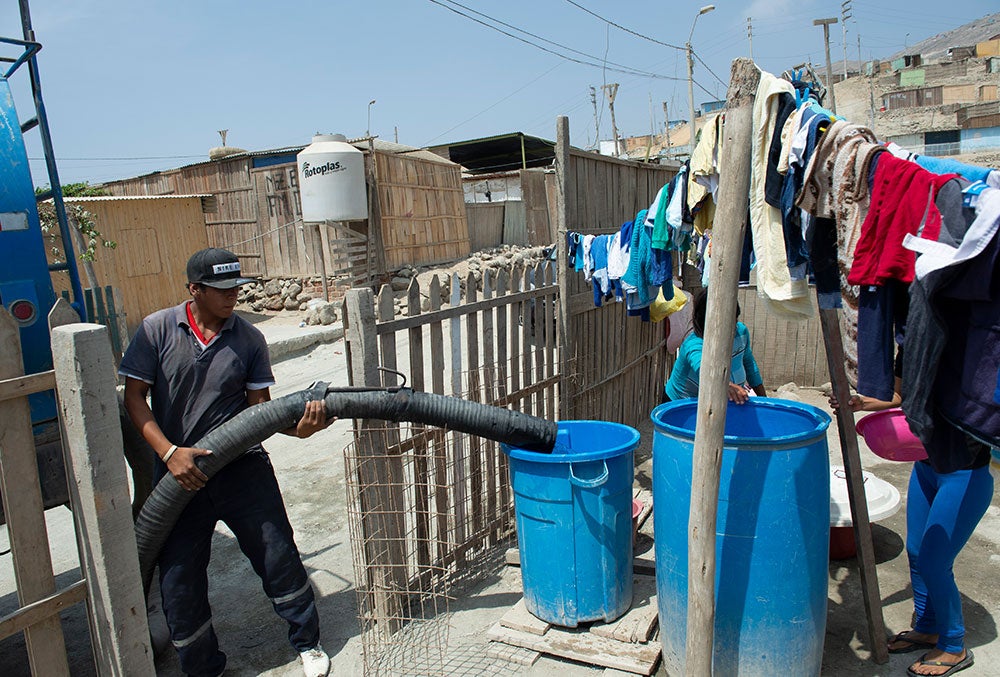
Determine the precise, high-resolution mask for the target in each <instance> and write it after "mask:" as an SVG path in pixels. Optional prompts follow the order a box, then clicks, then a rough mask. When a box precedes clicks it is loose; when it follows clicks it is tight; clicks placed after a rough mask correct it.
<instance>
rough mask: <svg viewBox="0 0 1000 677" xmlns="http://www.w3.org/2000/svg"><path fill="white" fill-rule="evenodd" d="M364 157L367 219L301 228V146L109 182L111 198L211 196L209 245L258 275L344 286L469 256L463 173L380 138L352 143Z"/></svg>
mask: <svg viewBox="0 0 1000 677" xmlns="http://www.w3.org/2000/svg"><path fill="white" fill-rule="evenodd" d="M352 143H353V144H354V145H355V146H356V147H357V148H358V149H359V150H361V151H362V152H364V153H365V164H366V175H367V179H368V202H369V213H370V216H369V218H368V220H367V221H358V222H351V223H336V224H335V223H330V222H328V223H325V224H317V225H316V226H310V227H306V224H303V223H302V220H301V216H302V207H301V203H300V201H299V189H298V173H297V170H296V164H295V156H296V154H297V153H298V152H299V151H300V150H302V149H303V148H304V147H305V146H289V147H285V148H275V149H271V150H262V151H242V150H238V149H234V150H236V152H234V153H232V154H228V155H225V156H224V157H221V158H219V159H214V160H208V161H206V162H199V163H195V164H191V165H187V166H184V167H179V168H177V169H170V170H165V171H160V172H153V173H151V174H146V175H143V176H137V177H134V178H129V179H121V180H118V181H110V182H108V183H105V184H104V185H103V186H102V187H103V188H104V189H105V190H107V191H108V192H110V193H111V194H113V195H119V196H125V195H184V194H207V195H211V196H214V197H215V199H216V202H217V212H215V213H214V214H213V215H212V218H210V219H208V220H206V221H205V222H204V224H203V225H204V228H205V230H206V231H207V241H208V245H209V246H216V247H225V248H227V249H231V250H232V251H233V252H235V253H236V254H237V255H239V257H240V260H241V262H242V264H243V269H244V272H245V273H247V274H249V275H252V276H257V277H264V278H276V277H300V278H302V277H312V276H317V275H320V274H322V273H324V272H325V273H326V274H327V275H331V276H334V277H342V278H345V281H346V285H347V286H350V285H351V284H358V283H368V282H370V281H372V280H374V279H378V278H379V277H382V276H383V275H385V274H387V273H389V272H391V271H393V270H396V269H398V268H400V267H402V266H403V264H405V263H412V264H416V265H424V264H432V263H438V262H443V261H451V260H454V259H458V258H461V257H463V256H466V255H468V254H469V251H470V249H469V233H468V222H467V220H466V214H465V203H464V200H463V197H462V178H461V169H460V167H459V166H458V165H457V164H455V163H453V162H450V161H449V160H446V159H444V158H442V157H440V156H439V155H436V154H434V153H430V152H427V151H423V150H420V149H417V148H412V147H410V146H404V145H401V144H396V143H390V142H386V141H382V140H380V139H370V140H369V139H363V140H354V141H352Z"/></svg>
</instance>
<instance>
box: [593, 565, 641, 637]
mask: <svg viewBox="0 0 1000 677" xmlns="http://www.w3.org/2000/svg"><path fill="white" fill-rule="evenodd" d="M657 614H658V608H657V605H656V578H655V577H653V576H634V577H633V579H632V606H630V607H629V610H628V611H626V612H625V614H624V615H622V616H621V617H619V618H616V619H615V620H613V621H611V622H610V623H600V622H598V623H594V624H593V625H591V626H590V632H592V633H593V634H595V635H597V636H598V637H606V638H608V639H615V640H618V641H619V642H629V643H633V644H634V643H636V642H648V641H649V640H650V639H651V638H652V637H653V633H654V632H655V631H656V626H657V622H658V616H657Z"/></svg>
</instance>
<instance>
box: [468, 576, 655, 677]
mask: <svg viewBox="0 0 1000 677" xmlns="http://www.w3.org/2000/svg"><path fill="white" fill-rule="evenodd" d="M656 626H657V608H656V581H655V579H653V578H652V577H649V576H636V577H635V579H634V585H633V602H632V608H630V609H629V610H628V612H627V613H625V615H623V616H622V617H621V618H619V619H617V620H615V621H613V622H611V623H603V622H600V623H590V624H587V625H585V626H581V627H579V628H562V627H558V626H554V625H551V624H549V623H547V622H545V621H543V620H540V619H538V618H536V617H535V616H533V615H532V614H531V613H529V612H528V610H527V608H526V607H525V604H524V600H523V599H521V600H520V601H518V603H517V604H515V605H514V606H513V607H512V608H511V609H510V610H509V611H508V612H507V613H506V614H504V616H503V618H501V619H500V622H499V623H497V624H495V625H494V626H493V627H492V628H490V630H489V632H488V633H487V637H488V638H489V639H490V640H492V642H491V646H493V645H494V644H497V643H502V644H507V645H511V646H515V647H520V648H522V649H526V650H528V651H531V652H537V653H538V654H549V655H552V656H558V657H560V658H568V659H571V660H575V661H580V662H582V663H589V664H591V665H596V666H601V667H605V668H611V669H613V670H620V671H622V672H625V673H630V674H639V675H651V674H653V671H654V670H655V669H656V665H657V663H658V662H659V660H660V642H659V640H658V638H657V634H656ZM491 651H492V652H491V655H496V656H497V657H500V656H501V655H502V652H501V651H500V650H499V649H493V650H491ZM516 655H517V657H518V658H519V659H521V660H518V661H517V662H524V661H526V660H527V659H526V657H528V656H531V655H532V654H530V653H519V654H516ZM535 658H537V654H535V655H534V658H532V659H531V662H534V659H535ZM529 664H530V663H529Z"/></svg>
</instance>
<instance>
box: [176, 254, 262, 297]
mask: <svg viewBox="0 0 1000 677" xmlns="http://www.w3.org/2000/svg"><path fill="white" fill-rule="evenodd" d="M187 278H188V282H196V283H198V284H203V285H206V286H208V287H215V288H216V289H232V288H233V287H238V286H240V285H241V284H246V283H248V282H256V280H254V279H252V278H248V277H241V276H240V260H239V259H238V258H237V257H236V254H234V253H232V252H231V251H229V250H227V249H219V248H217V247H209V248H208V249H202V250H201V251H196V252H195V253H194V254H192V255H191V258H189V259H188V263H187Z"/></svg>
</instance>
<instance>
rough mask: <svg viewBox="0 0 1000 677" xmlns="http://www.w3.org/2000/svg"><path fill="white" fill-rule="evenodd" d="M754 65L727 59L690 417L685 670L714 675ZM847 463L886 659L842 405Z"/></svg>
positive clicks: (874, 635) (829, 322)
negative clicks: (718, 542) (719, 169)
mask: <svg viewBox="0 0 1000 677" xmlns="http://www.w3.org/2000/svg"><path fill="white" fill-rule="evenodd" d="M759 81H760V71H759V70H758V69H757V67H756V66H755V65H754V63H753V62H752V61H751V60H749V59H744V58H740V59H736V60H734V61H733V65H732V71H731V76H730V84H729V91H728V93H727V101H726V113H725V115H726V122H725V126H724V128H723V141H722V143H723V146H722V151H721V157H720V160H719V164H720V166H723V167H725V169H726V171H725V173H724V174H723V175H722V176H721V179H720V182H719V192H718V194H719V200H718V206H717V211H716V218H715V226H716V227H714V228H713V230H714V233H715V234H714V236H713V242H712V250H713V256H712V258H711V266H712V269H711V280H712V284H711V285H710V286H709V288H708V309H707V316H708V317H709V318H711V321H709V322H706V323H705V324H706V326H705V342H704V348H703V351H702V371H701V383H700V396H699V398H698V412H697V418H696V428H695V439H694V451H693V455H694V458H693V469H692V478H691V508H690V515H689V524H688V614H687V640H686V647H685V652H686V656H685V673H686V674H688V675H695V676H699V677H701V676H704V677H708V676H709V675H711V674H712V657H713V646H714V639H715V637H714V633H715V533H716V523H717V511H718V500H719V476H720V472H721V467H722V449H723V441H724V435H725V424H726V407H727V404H728V384H729V377H730V373H729V372H730V361H731V360H730V357H731V352H732V341H733V339H732V337H733V334H734V332H735V329H736V289H737V287H738V278H739V266H740V259H741V256H742V247H743V237H744V231H745V229H746V214H747V211H746V198H747V195H748V194H749V191H750V152H749V149H750V147H751V139H752V136H753V104H754V98H755V94H756V90H757V85H758V83H759ZM820 319H821V325H822V329H823V339H824V343H825V345H826V350H827V361H828V365H829V370H830V377H831V382H832V383H833V386H834V392H835V393H836V394H837V397H838V399H839V401H841V402H845V403H846V402H847V401H848V398H849V392H848V389H847V379H846V374H845V370H844V354H843V343H842V339H841V335H840V325H839V322H838V320H837V311H836V310H835V309H834V310H823V311H820ZM837 423H838V428H839V431H840V440H841V450H842V452H843V456H844V467H845V468H846V470H847V486H848V494H849V496H850V502H851V514H852V517H853V519H854V525H855V538H856V539H857V542H858V558H859V565H860V566H859V568H860V571H861V584H862V589H863V593H864V599H865V611H866V613H867V617H868V629H869V639H870V644H871V647H872V651H873V654H874V656H875V660H876V662H878V663H885V662H887V661H888V647H887V646H886V641H885V639H886V637H885V622H884V620H883V617H882V606H881V599H880V596H879V592H878V578H877V574H876V570H875V560H874V548H873V546H872V540H871V525H870V524H869V522H868V504H867V501H866V499H865V493H864V484H863V477H862V475H861V463H860V455H859V453H858V441H857V433H856V432H855V429H854V419H853V416H851V415H850V412H848V411H846V408H843V407H842V408H841V409H840V411H839V412H838V415H837Z"/></svg>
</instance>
